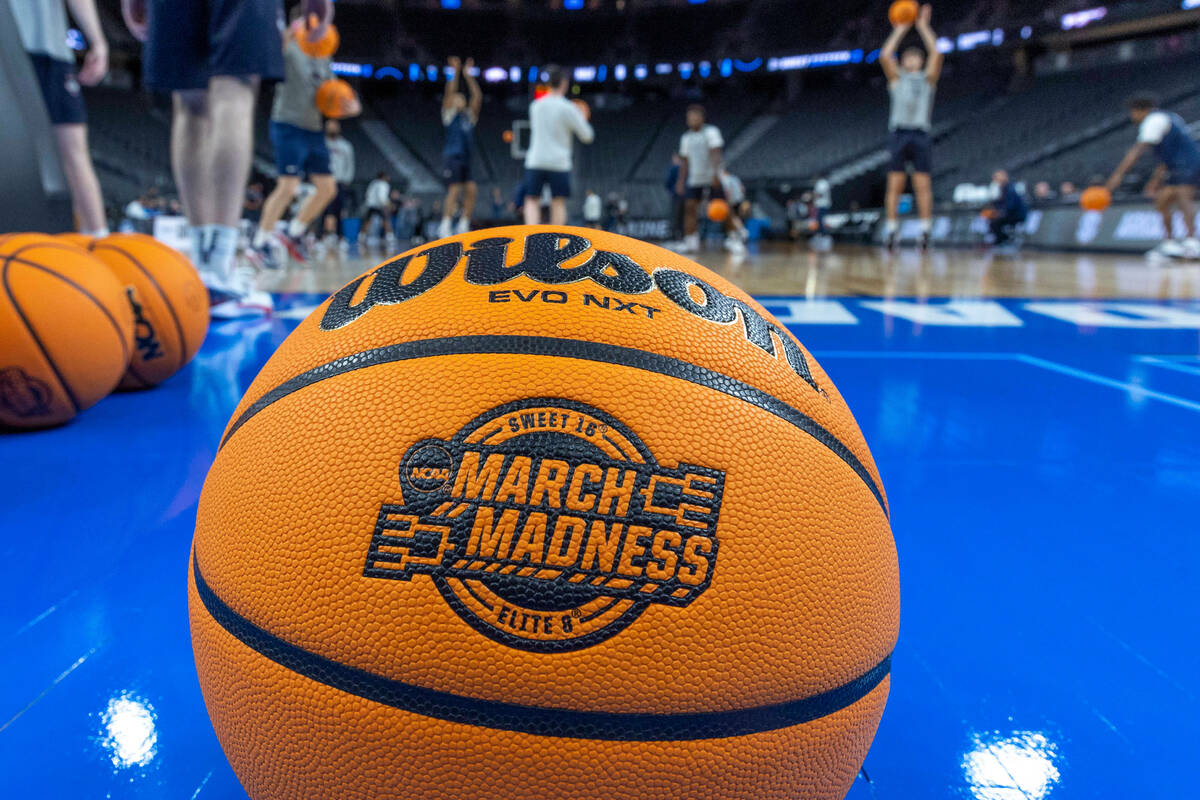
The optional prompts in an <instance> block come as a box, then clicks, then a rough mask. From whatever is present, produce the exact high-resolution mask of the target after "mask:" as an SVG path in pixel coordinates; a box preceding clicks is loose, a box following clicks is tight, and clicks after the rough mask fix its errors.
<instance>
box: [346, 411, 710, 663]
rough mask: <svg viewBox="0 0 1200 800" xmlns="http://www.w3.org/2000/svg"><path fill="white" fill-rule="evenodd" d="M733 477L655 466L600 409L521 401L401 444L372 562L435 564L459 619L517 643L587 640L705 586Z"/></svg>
mask: <svg viewBox="0 0 1200 800" xmlns="http://www.w3.org/2000/svg"><path fill="white" fill-rule="evenodd" d="M724 486H725V474H724V473H723V472H721V471H719V470H714V469H710V468H707V467H701V466H696V465H692V464H680V465H678V466H677V467H668V466H664V465H660V464H658V463H657V462H656V461H655V459H654V457H653V456H652V455H651V454H650V452H649V451H648V450H647V448H646V446H645V445H644V444H643V443H642V442H641V441H640V440H639V439H638V438H637V437H636V436H635V435H634V434H633V433H632V432H631V431H630V430H628V429H627V428H626V427H625V426H624V425H622V424H621V423H620V422H618V421H617V420H615V419H614V418H612V417H611V416H609V415H608V414H605V413H604V412H602V411H600V410H598V409H595V408H592V407H590V406H586V405H583V404H581V403H575V402H572V401H568V400H560V399H531V400H524V401H520V402H517V403H512V404H509V405H506V406H502V407H500V408H496V409H493V410H492V411H490V412H488V413H486V414H484V415H482V416H480V417H478V418H476V419H475V420H474V421H472V422H471V423H470V424H469V425H467V426H466V427H465V428H463V429H462V430H461V431H460V432H459V433H458V434H457V435H456V436H454V437H453V438H452V439H449V440H440V439H429V440H425V441H421V442H417V443H415V444H414V445H412V446H411V447H410V448H409V449H408V451H407V452H406V453H405V455H404V458H403V459H402V461H401V464H400V490H401V497H400V498H399V500H398V502H396V503H386V504H384V505H382V506H381V507H380V509H379V515H378V518H377V521H376V525H375V533H374V536H373V537H372V539H371V545H370V549H369V552H368V554H367V561H366V567H365V569H364V574H365V575H366V576H368V577H372V578H389V579H393V580H403V581H408V580H413V579H414V578H418V577H423V576H428V577H429V578H431V579H432V580H433V582H434V584H435V585H436V586H437V588H438V590H439V591H440V592H441V593H442V595H443V597H444V598H445V599H446V601H447V602H448V603H449V604H450V606H451V608H453V609H454V611H455V612H456V613H457V614H458V615H459V616H460V617H462V618H463V620H465V621H466V622H467V623H469V624H470V625H471V626H473V627H474V628H476V630H479V631H480V632H482V633H484V634H485V635H487V636H489V637H491V638H493V639H495V640H497V641H500V642H502V643H504V644H507V645H509V646H512V647H517V648H521V649H524V650H534V651H543V652H547V651H565V650H574V649H578V648H581V647H588V646H590V645H593V644H596V643H597V642H600V641H603V640H605V639H607V638H609V637H611V636H613V635H615V634H617V633H618V632H620V631H621V630H623V629H624V628H625V627H627V626H628V625H629V624H630V623H632V622H633V621H634V620H635V619H637V617H638V616H639V615H640V614H641V613H642V612H643V611H644V610H645V609H646V608H647V607H648V606H649V605H650V604H652V603H658V604H662V605H668V606H676V607H684V606H687V605H689V604H690V603H692V602H693V601H694V600H695V599H696V598H697V597H699V596H700V595H701V594H702V593H703V592H704V590H705V589H706V588H707V587H708V585H709V582H710V581H711V579H712V574H713V570H714V568H715V566H716V560H717V538H716V528H717V519H718V516H719V514H720V509H721V497H722V494H723V491H724Z"/></svg>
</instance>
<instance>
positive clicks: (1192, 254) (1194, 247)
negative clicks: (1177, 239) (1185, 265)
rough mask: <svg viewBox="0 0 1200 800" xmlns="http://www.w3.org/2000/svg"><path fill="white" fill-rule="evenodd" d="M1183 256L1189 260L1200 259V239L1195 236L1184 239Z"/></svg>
mask: <svg viewBox="0 0 1200 800" xmlns="http://www.w3.org/2000/svg"><path fill="white" fill-rule="evenodd" d="M1183 257H1184V258H1186V259H1188V260H1189V261H1200V239H1197V238H1196V237H1194V236H1193V237H1191V238H1188V239H1184V240H1183Z"/></svg>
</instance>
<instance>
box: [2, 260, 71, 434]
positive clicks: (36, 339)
mask: <svg viewBox="0 0 1200 800" xmlns="http://www.w3.org/2000/svg"><path fill="white" fill-rule="evenodd" d="M14 260H17V261H18V262H19V263H21V264H25V263H26V262H24V261H20V260H19V259H13V258H11V257H9V256H5V257H4V268H3V270H0V282H3V284H4V293H5V294H7V295H8V302H9V304H10V305H11V306H12V307H13V310H14V311H16V312H17V316H18V317H20V318H21V324H23V325H24V326H25V330H27V331H29V336H30V337H31V338H32V339H33V343H34V344H36V345H37V348H38V350H39V351H41V354H42V358H44V359H45V360H46V364H47V365H49V367H50V370H51V372H53V373H54V377H55V378H56V379H57V380H58V385H59V386H61V387H62V390H63V394H65V395H66V396H67V399H68V400H70V401H71V407H72V408H74V409H75V413H76V414H78V413H79V412H80V411H82V410H83V409H82V408H80V406H79V400H78V398H76V397H75V392H73V391H71V386H70V384H68V383H67V379H66V378H65V377H64V376H63V374H62V373H61V372H59V370H58V364H55V363H54V359H53V358H51V357H50V353H49V351H48V350H46V345H44V344H42V337H40V336H38V334H37V331H36V330H35V329H34V327H33V323H32V322H30V321H29V318H28V317H26V316H25V311H24V310H23V309H22V308H21V304H20V303H18V302H17V298H16V297H15V296H14V295H13V291H12V287H11V286H9V285H8V266H9V264H11V263H12V262H13V261H14Z"/></svg>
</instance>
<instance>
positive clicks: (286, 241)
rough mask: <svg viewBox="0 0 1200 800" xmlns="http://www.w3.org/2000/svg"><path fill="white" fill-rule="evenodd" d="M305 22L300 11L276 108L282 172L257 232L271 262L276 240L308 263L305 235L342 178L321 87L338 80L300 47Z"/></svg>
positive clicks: (274, 128) (259, 247) (258, 245)
mask: <svg viewBox="0 0 1200 800" xmlns="http://www.w3.org/2000/svg"><path fill="white" fill-rule="evenodd" d="M305 24H306V23H305V20H304V19H303V18H302V17H301V16H300V15H299V13H298V12H297V13H296V15H295V18H294V19H293V20H292V24H291V25H290V26H289V27H288V31H287V34H286V35H285V36H284V44H283V63H284V75H285V77H284V80H283V82H282V83H280V84H278V85H277V86H276V87H275V102H274V104H273V105H272V106H271V144H272V145H273V146H274V148H275V168H276V169H277V170H278V173H279V176H278V178H277V179H276V181H275V188H274V189H273V190H272V191H271V194H270V195H269V196H268V197H267V202H266V203H265V204H264V205H263V212H262V218H261V219H260V220H259V223H258V230H257V231H255V232H254V251H255V252H256V253H258V254H259V256H260V257H262V259H263V261H264V263H266V264H267V266H278V259H277V258H276V257H275V253H274V248H273V247H272V243H278V244H281V245H282V246H283V247H285V248H286V249H287V251H288V253H290V254H291V256H292V258H294V259H296V260H297V261H301V262H303V261H306V260H307V253H306V252H305V248H304V234H305V232H306V231H307V230H308V226H309V225H311V224H312V223H313V222H314V221H315V220H316V219H317V217H319V216H320V215H321V212H322V211H324V210H325V207H326V206H327V205H329V203H330V201H332V200H333V198H334V197H336V196H337V182H336V181H335V180H334V179H333V170H332V169H331V168H330V164H329V147H328V145H327V144H326V143H325V134H324V122H325V121H324V118H323V117H322V116H321V112H320V111H319V110H318V109H317V89H318V88H319V87H320V85H321V84H322V83H324V82H325V81H327V80H330V79H332V78H333V71H332V70H331V69H330V66H329V63H330V62H329V59H328V58H314V57H312V56H310V55H308V54H307V53H305V52H304V51H303V50H301V49H300V44H299V42H298V41H297V38H298V37H300V36H304V35H306V30H305ZM354 105H355V106H356V108H352V109H350V110H349V111H350V113H351V114H354V113H357V112H358V110H359V109H358V108H357V106H358V101H357V99H356V100H355V103H354ZM305 175H307V176H308V179H309V181H310V182H311V183H312V185H313V188H314V189H315V191H314V192H313V193H312V194H311V195H309V196H308V198H307V199H305V200H304V202H303V203H302V204H301V206H300V208H299V210H298V211H297V212H296V215H295V216H294V217H292V220H291V222H289V223H288V228H287V233H286V234H285V235H283V236H280V235H278V234H277V233H276V232H275V225H276V223H278V222H279V220H281V219H282V218H283V215H284V212H285V211H287V208H288V206H289V205H290V204H291V202H292V200H293V198H295V197H296V192H297V190H298V189H299V188H300V178H301V177H302V176H305Z"/></svg>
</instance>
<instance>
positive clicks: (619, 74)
mask: <svg viewBox="0 0 1200 800" xmlns="http://www.w3.org/2000/svg"><path fill="white" fill-rule="evenodd" d="M627 74H628V70H626V69H625V65H624V64H617V65H616V66H615V67H613V77H614V78H616V79H617V80H619V81H623V80H625V76H626V75H627Z"/></svg>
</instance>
